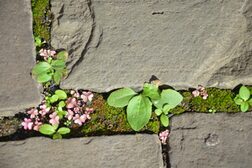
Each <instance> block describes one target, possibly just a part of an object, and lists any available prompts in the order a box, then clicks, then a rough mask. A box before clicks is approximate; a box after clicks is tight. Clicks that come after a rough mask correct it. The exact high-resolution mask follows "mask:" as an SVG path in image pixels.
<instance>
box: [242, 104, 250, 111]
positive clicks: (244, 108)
mask: <svg viewBox="0 0 252 168" xmlns="http://www.w3.org/2000/svg"><path fill="white" fill-rule="evenodd" d="M248 109H249V104H248V102H243V103H242V104H241V111H242V112H246V111H248Z"/></svg>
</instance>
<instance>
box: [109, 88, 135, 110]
mask: <svg viewBox="0 0 252 168" xmlns="http://www.w3.org/2000/svg"><path fill="white" fill-rule="evenodd" d="M136 94H137V93H136V92H135V91H134V90H132V89H130V88H122V89H119V90H116V91H114V92H112V93H111V94H110V95H109V97H108V100H107V101H108V104H109V105H110V106H113V107H124V106H127V104H128V103H129V100H130V99H131V98H132V97H133V96H134V95H136Z"/></svg>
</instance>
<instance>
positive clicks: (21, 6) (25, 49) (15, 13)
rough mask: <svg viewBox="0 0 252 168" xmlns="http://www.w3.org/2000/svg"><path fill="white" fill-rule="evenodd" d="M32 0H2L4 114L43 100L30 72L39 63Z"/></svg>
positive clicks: (0, 112) (0, 94)
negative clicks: (34, 34)
mask: <svg viewBox="0 0 252 168" xmlns="http://www.w3.org/2000/svg"><path fill="white" fill-rule="evenodd" d="M30 3H31V2H30V0H8V1H0V58H1V61H0V81H1V82H0V116H6V115H13V114H14V113H16V112H19V111H20V110H23V109H24V108H28V107H30V106H36V105H37V104H38V103H39V102H40V96H39V90H38V85H37V84H36V82H35V81H34V80H33V79H32V78H31V76H30V72H31V69H32V67H33V66H34V64H35V51H34V45H33V38H32V14H31V4H30Z"/></svg>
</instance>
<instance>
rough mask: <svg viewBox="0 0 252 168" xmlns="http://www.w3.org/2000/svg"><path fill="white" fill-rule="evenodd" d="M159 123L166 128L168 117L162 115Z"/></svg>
mask: <svg viewBox="0 0 252 168" xmlns="http://www.w3.org/2000/svg"><path fill="white" fill-rule="evenodd" d="M160 121H161V123H162V125H163V126H164V127H168V125H169V117H168V116H166V115H165V114H162V115H161V117H160Z"/></svg>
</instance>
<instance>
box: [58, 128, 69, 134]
mask: <svg viewBox="0 0 252 168" xmlns="http://www.w3.org/2000/svg"><path fill="white" fill-rule="evenodd" d="M70 131H71V130H70V129H69V128H67V127H61V128H60V129H59V130H58V131H57V132H58V133H60V134H61V135H64V134H68V133H70Z"/></svg>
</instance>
